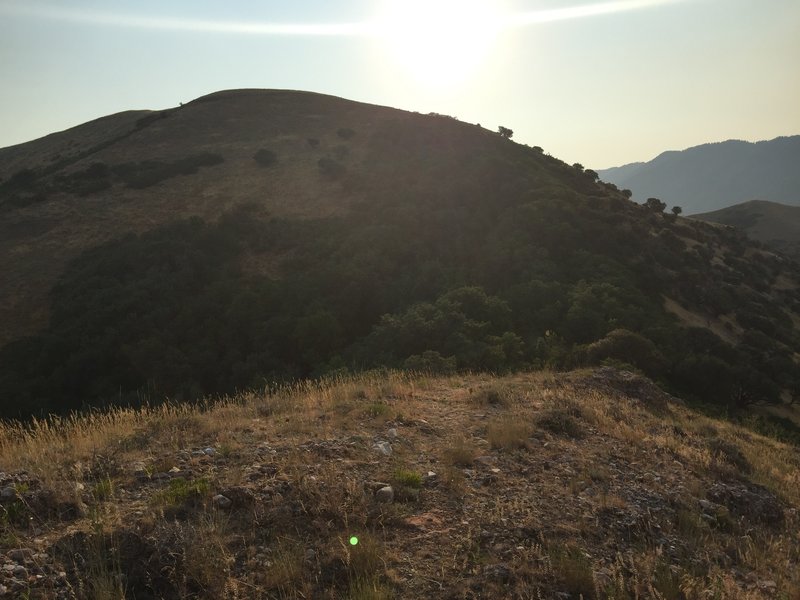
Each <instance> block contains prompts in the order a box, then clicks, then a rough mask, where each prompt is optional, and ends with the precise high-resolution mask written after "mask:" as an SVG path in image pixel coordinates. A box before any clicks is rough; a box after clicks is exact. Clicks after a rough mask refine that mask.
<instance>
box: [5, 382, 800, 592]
mask: <svg viewBox="0 0 800 600" xmlns="http://www.w3.org/2000/svg"><path fill="white" fill-rule="evenodd" d="M590 377H591V372H578V373H574V374H571V375H561V376H557V375H553V374H552V373H527V374H521V375H516V376H511V377H507V378H504V379H502V380H489V379H487V378H486V377H484V376H479V375H474V376H467V377H464V376H459V377H450V378H442V379H436V378H431V377H423V378H418V379H415V378H413V377H410V376H407V375H401V374H394V373H380V374H367V375H363V376H360V377H355V378H352V379H340V380H332V381H326V382H316V383H302V384H298V385H296V386H290V387H286V388H282V389H278V390H273V391H271V392H270V393H250V394H246V395H242V396H239V397H236V398H229V399H224V400H222V401H219V402H217V403H214V404H207V405H203V406H199V407H188V406H173V405H164V406H159V407H152V408H146V409H143V410H140V411H134V410H127V409H116V410H112V411H110V412H107V413H96V414H92V415H88V416H82V417H77V416H76V417H71V418H65V419H53V420H49V421H38V422H34V423H32V424H31V425H29V426H21V425H19V424H4V425H0V471H3V472H6V473H18V472H19V471H21V470H26V471H28V473H29V474H31V475H32V476H33V478H34V479H32V480H31V481H30V482H29V483H19V484H18V485H19V493H20V495H21V498H25V499H27V498H29V497H30V498H34V496H32V495H31V494H33V493H34V492H35V493H39V492H38V490H39V489H42V490H44V491H48V490H62V492H61V493H60V494H51V495H47V496H46V498H47V499H48V502H50V503H51V504H57V505H59V506H60V505H63V504H65V503H66V504H69V503H81V502H87V503H88V506H87V507H86V510H85V512H84V513H83V516H79V517H78V518H72V519H71V520H69V521H64V522H62V521H60V520H59V518H56V516H55V515H56V513H57V511H54V510H50V511H49V512H48V510H49V509H47V506H46V505H43V504H41V503H40V504H36V503H35V502H33V501H28V500H25V502H28V504H25V502H18V503H17V504H13V503H11V504H10V503H6V504H5V505H4V506H3V510H2V511H0V545H2V548H0V549H7V548H12V547H25V546H26V545H30V544H34V537H35V538H36V539H37V540H39V542H36V543H40V544H43V546H42V547H43V548H48V547H50V546H48V545H52V544H55V543H57V542H58V541H59V540H60V539H62V538H63V537H64V536H65V534H66V532H67V530H69V531H71V532H80V531H83V532H85V533H86V534H87V535H89V536H90V537H89V538H88V540H90V542H81V544H82V545H79V546H76V548H78V549H79V550H81V552H83V553H84V554H86V553H87V552H88V553H89V554H90V555H91V556H94V555H96V557H95V558H94V559H92V561H93V566H92V567H91V569H84V571H85V573H86V574H85V576H80V577H78V575H74V577H76V578H77V579H74V580H73V581H74V582H75V585H78V583H77V581H78V580H80V582H81V583H80V585H81V586H83V587H82V588H81V589H83V590H84V592H85V594H86V595H87V596H89V597H91V596H94V597H108V598H116V597H123V595H122V594H127V596H124V597H128V596H130V597H133V595H134V592H136V590H137V589H139V590H140V591H141V589H142V588H141V586H142V585H144V584H143V583H142V581H141V580H140V579H141V578H139V579H137V577H139V576H138V575H136V574H135V573H131V572H130V571H129V569H130V566H126V565H128V563H129V562H131V561H126V551H127V550H126V549H125V548H126V546H125V543H129V542H125V543H122V542H119V540H125V539H129V538H130V539H133V540H134V542H135V543H133V542H130V543H132V544H133V547H134V548H135V551H136V552H137V553H138V555H139V556H140V559H139V560H138V562H139V563H141V564H148V565H149V567H148V568H152V569H156V570H159V572H164V573H169V574H170V575H169V576H168V577H167V578H166V580H165V581H161V583H159V584H158V585H161V586H162V587H161V588H159V590H160V591H159V592H158V593H160V594H161V595H162V596H164V597H176V598H189V597H193V595H196V594H197V590H200V589H202V590H206V592H205V593H206V594H210V596H208V597H215V598H308V597H320V598H345V597H349V598H363V599H370V598H389V597H439V596H441V595H442V594H443V593H444V592H443V590H453V593H467V592H465V591H464V590H468V589H469V588H470V586H478V587H480V589H482V590H483V593H484V594H485V595H486V597H537V595H538V596H540V597H552V596H554V595H555V594H557V593H561V592H566V593H570V594H572V595H573V596H575V597H578V595H579V594H582V595H583V597H584V598H612V597H613V598H637V597H639V598H645V597H653V598H666V599H672V598H675V599H677V598H685V599H689V600H695V599H697V600H700V599H705V598H708V597H714V595H715V594H716V597H724V598H733V599H740V600H744V599H749V598H767V597H771V594H772V591H771V588H769V585H767V584H764V585H766V587H764V586H762V588H763V589H762V588H759V587H758V585H757V584H758V583H759V582H765V581H766V582H770V581H774V582H775V586H776V590H775V593H776V594H779V595H778V596H777V597H785V598H792V597H793V596H792V594H794V597H796V596H797V592H798V590H800V575H798V574H799V573H800V568H797V567H798V565H800V539H798V538H797V534H796V532H797V531H798V527H799V526H800V517H798V514H800V513H798V512H797V510H798V509H800V453H799V452H798V449H797V448H796V447H793V446H789V445H786V444H783V443H781V442H778V441H775V440H773V439H769V438H765V437H763V436H760V435H758V434H754V433H752V432H749V431H746V430H744V429H742V428H740V427H738V426H736V425H733V424H731V423H728V422H723V421H717V420H714V419H710V418H708V417H704V416H701V415H699V414H697V413H695V412H693V411H692V410H690V409H688V408H687V407H685V406H683V405H682V404H679V403H667V404H665V405H663V406H660V407H659V408H658V411H656V413H654V412H653V408H652V402H651V401H650V400H649V399H648V398H647V397H646V395H647V393H648V392H647V388H643V390H644V391H643V392H641V393H637V395H626V394H623V393H611V392H609V391H608V390H603V389H599V388H596V387H593V386H592V385H587V384H586V381H589V379H587V378H590ZM497 398H500V400H497ZM493 399H494V400H493ZM390 428H394V429H396V430H397V432H398V437H397V438H390V437H389V436H388V435H387V432H388V430H389V429H390ZM376 440H390V442H391V445H392V448H393V453H392V455H391V456H384V455H382V454H381V453H379V452H378V451H377V450H376V448H375V442H376ZM209 446H211V447H213V448H214V449H215V454H214V456H212V457H209V456H205V455H204V454H203V453H202V452H199V451H200V450H202V449H204V448H206V447H209ZM520 450H522V451H520ZM193 453H194V454H193ZM479 457H480V459H479V460H476V459H477V458H479ZM136 464H140V465H144V469H145V473H146V474H149V475H151V476H155V475H158V474H161V473H165V472H167V471H169V470H170V469H172V468H173V467H175V466H180V469H181V471H190V472H189V473H186V474H185V476H184V478H182V479H172V480H169V479H163V480H162V479H158V478H153V479H147V478H146V475H145V480H144V482H142V481H139V480H137V479H136V477H134V475H133V472H134V467H133V465H136ZM427 471H434V472H435V473H436V474H437V475H436V477H433V478H432V479H428V478H423V477H422V476H421V474H422V473H426V472H427ZM371 481H388V482H390V483H391V484H392V485H393V486H394V487H395V488H396V491H397V497H396V502H395V503H394V504H389V505H380V504H378V503H377V502H376V501H375V500H374V499H373V497H372V492H371V491H370V489H369V488H368V487H367V486H366V482H371ZM729 481H742V482H745V483H747V484H748V485H754V484H759V485H762V486H764V487H765V488H766V490H768V491H769V492H771V493H773V494H775V495H776V496H777V497H778V498H779V499H780V501H781V502H783V503H784V505H785V506H786V507H787V508H790V509H791V508H793V509H795V512H791V510H788V511H786V513H785V514H786V518H785V522H783V523H780V524H777V525H768V524H761V523H759V522H756V521H752V520H748V518H747V517H746V516H742V515H739V514H737V513H735V511H730V510H728V509H727V508H726V507H725V506H719V507H717V508H715V509H714V511H712V513H711V514H706V515H705V516H704V515H703V513H702V511H701V508H700V504H699V501H700V500H704V499H705V497H706V492H707V490H708V489H709V487H710V486H711V485H714V484H716V483H718V482H723V484H724V482H729ZM78 483H79V484H82V486H83V487H82V489H83V492H82V493H76V492H73V491H72V490H75V489H76V488H75V484H78ZM26 486H28V487H29V488H30V489H28V488H26ZM231 487H234V488H240V489H244V490H245V491H247V492H248V493H249V494H250V495H251V496H252V499H251V500H250V501H248V502H249V503H248V504H238V505H234V507H233V508H231V509H229V510H220V509H218V508H215V507H214V506H213V504H212V503H211V502H210V499H211V497H212V496H213V495H214V494H216V493H219V492H220V491H221V490H225V489H227V488H231ZM63 490H66V492H64V491H63ZM404 490H405V491H407V492H409V493H408V494H407V497H406V496H403V493H404ZM243 497H245V496H243ZM409 500H413V501H409ZM704 501H705V500H704ZM153 508H155V509H157V510H155V511H153V510H152V509H153ZM45 509H47V510H45ZM15 511H16V512H15ZM42 511H44V512H42ZM162 512H163V513H164V515H165V516H164V517H162V516H161V513H162ZM31 515H35V519H34V523H35V527H36V532H35V536H34V532H33V530H32V529H31V528H30V525H28V520H29V516H31ZM656 525H657V526H658V527H656ZM132 531H133V532H135V533H131V532H132ZM352 535H357V536H358V538H359V544H358V545H357V546H351V545H350V544H349V543H347V540H349V538H350V536H352ZM125 536H128V537H127V538H126V537H125ZM131 536H132V538H131ZM661 538H664V539H668V542H667V543H666V545H664V543H663V542H659V540H660V539H661ZM77 543H78V542H76V544H77ZM104 544H105V546H104ZM115 544H121V545H120V546H119V548H117V549H116V550H114V549H113V548H111V549H110V550H109V548H108V546H109V545H111V546H114V545H115ZM136 544H139V546H141V547H139V546H136ZM670 546H672V547H674V549H673V550H670V549H669V548H670ZM86 548H89V549H91V548H105V549H104V550H103V551H102V552H99V551H98V552H95V553H94V555H92V554H91V552H90V551H87V550H86ZM670 552H672V554H669V553H670ZM53 554H54V555H55V556H62V555H60V554H58V553H57V552H54V553H53ZM100 555H107V556H112V557H114V556H116V557H117V559H115V560H116V561H117V562H114V561H113V560H112V561H108V560H105V559H103V560H101V559H100V558H97V557H98V556H100ZM732 560H733V561H734V562H735V564H736V565H737V569H738V570H739V572H742V573H746V574H747V578H745V577H740V578H737V577H734V576H732V575H731V574H730V565H731V564H732V563H731V561H732ZM147 561H149V562H147ZM132 562H133V563H136V562H137V561H132ZM497 563H501V565H502V566H501V567H499V566H497ZM126 569H127V571H126ZM70 577H73V575H70ZM159 581H160V580H159ZM120 582H127V583H125V586H128V588H125V587H124V586H123V587H120V586H121V585H122V584H121V583H120ZM152 585H155V584H152ZM137 586H140V587H138V588H137ZM768 588H769V589H768ZM457 590H462V591H461V592H458V591H457ZM34 591H35V590H34ZM780 594H783V595H782V596H781V595H780ZM32 597H41V598H46V597H47V596H46V595H41V596H35V595H34V596H32Z"/></svg>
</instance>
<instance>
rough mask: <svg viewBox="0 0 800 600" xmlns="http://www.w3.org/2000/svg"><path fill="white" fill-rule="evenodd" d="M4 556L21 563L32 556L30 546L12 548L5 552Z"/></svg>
mask: <svg viewBox="0 0 800 600" xmlns="http://www.w3.org/2000/svg"><path fill="white" fill-rule="evenodd" d="M6 556H8V558H10V559H11V560H13V561H14V562H16V563H23V562H25V561H26V560H29V559H30V558H31V557H32V556H33V550H31V549H30V548H12V549H11V550H9V551H8V552H6Z"/></svg>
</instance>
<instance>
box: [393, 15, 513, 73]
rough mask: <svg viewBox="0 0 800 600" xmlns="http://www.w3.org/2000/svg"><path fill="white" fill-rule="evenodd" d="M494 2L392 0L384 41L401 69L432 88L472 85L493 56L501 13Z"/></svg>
mask: <svg viewBox="0 0 800 600" xmlns="http://www.w3.org/2000/svg"><path fill="white" fill-rule="evenodd" d="M496 5H497V2H492V1H491V0H387V1H386V2H384V10H383V11H382V13H381V15H380V18H379V26H380V35H381V38H382V39H383V41H384V43H385V44H387V47H388V50H389V52H390V54H391V56H392V58H393V60H394V61H396V62H397V63H398V64H399V65H400V66H402V67H403V68H405V69H406V70H408V71H409V72H410V73H411V75H413V76H414V78H415V79H418V80H419V81H420V82H422V83H425V84H427V85H435V86H437V87H450V86H452V85H455V84H458V83H460V82H462V81H464V80H465V79H467V78H468V77H469V76H470V75H471V74H472V73H473V72H474V71H475V70H476V69H477V68H478V67H480V65H481V63H482V62H483V60H484V59H485V58H486V57H487V55H488V54H489V51H490V49H491V46H492V44H493V42H494V41H495V38H496V36H497V33H498V31H499V23H500V13H499V12H498V9H497V7H496Z"/></svg>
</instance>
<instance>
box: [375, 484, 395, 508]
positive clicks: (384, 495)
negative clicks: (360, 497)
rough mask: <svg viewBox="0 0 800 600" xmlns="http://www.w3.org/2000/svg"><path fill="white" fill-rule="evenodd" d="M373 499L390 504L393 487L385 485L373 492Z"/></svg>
mask: <svg viewBox="0 0 800 600" xmlns="http://www.w3.org/2000/svg"><path fill="white" fill-rule="evenodd" d="M375 500H377V501H378V502H380V503H381V504H390V503H391V502H393V501H394V489H393V488H392V486H390V485H387V486H386V487H382V488H381V489H379V490H378V491H377V492H375Z"/></svg>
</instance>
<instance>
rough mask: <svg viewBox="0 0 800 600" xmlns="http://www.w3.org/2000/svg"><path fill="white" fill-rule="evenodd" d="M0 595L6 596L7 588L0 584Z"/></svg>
mask: <svg viewBox="0 0 800 600" xmlns="http://www.w3.org/2000/svg"><path fill="white" fill-rule="evenodd" d="M0 596H8V588H7V587H6V586H4V585H2V584H0Z"/></svg>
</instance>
